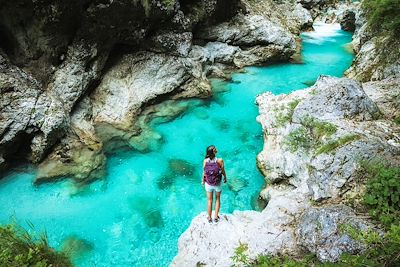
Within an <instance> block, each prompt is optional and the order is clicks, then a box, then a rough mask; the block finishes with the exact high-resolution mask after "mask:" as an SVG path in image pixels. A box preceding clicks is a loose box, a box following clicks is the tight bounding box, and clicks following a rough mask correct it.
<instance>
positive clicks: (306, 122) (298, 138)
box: [284, 116, 337, 152]
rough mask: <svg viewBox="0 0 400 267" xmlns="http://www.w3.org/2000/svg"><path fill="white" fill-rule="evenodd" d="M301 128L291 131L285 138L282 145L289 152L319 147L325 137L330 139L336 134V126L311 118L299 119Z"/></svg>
mask: <svg viewBox="0 0 400 267" xmlns="http://www.w3.org/2000/svg"><path fill="white" fill-rule="evenodd" d="M301 124H302V126H300V127H298V128H296V129H295V130H293V131H291V132H290V133H289V134H288V135H287V136H286V137H285V141H284V144H285V145H286V146H287V147H288V148H289V150H290V151H291V152H295V151H297V150H299V149H300V148H303V149H306V150H309V149H313V148H316V147H318V146H320V145H321V143H322V140H323V139H324V138H325V137H330V136H331V135H332V134H334V133H335V132H336V130H337V129H336V126H335V125H333V124H332V123H329V122H323V121H318V120H316V119H315V118H313V117H311V116H305V117H303V118H302V119H301Z"/></svg>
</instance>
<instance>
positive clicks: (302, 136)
mask: <svg viewBox="0 0 400 267" xmlns="http://www.w3.org/2000/svg"><path fill="white" fill-rule="evenodd" d="M284 144H285V145H286V146H287V147H288V149H289V151H291V152H295V151H297V150H299V149H300V148H304V149H310V148H311V147H312V145H313V139H312V138H311V136H310V134H309V132H308V131H307V129H306V128H305V127H304V126H300V127H298V128H297V129H295V130H293V131H291V132H290V133H289V134H288V135H287V136H286V137H285V141H284Z"/></svg>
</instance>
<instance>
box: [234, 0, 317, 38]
mask: <svg viewBox="0 0 400 267" xmlns="http://www.w3.org/2000/svg"><path fill="white" fill-rule="evenodd" d="M241 2H242V4H243V6H244V8H245V10H246V14H249V15H261V16H263V17H264V18H265V19H267V20H270V21H271V22H273V23H275V24H277V25H279V26H280V27H282V28H284V29H286V30H288V31H290V32H291V33H294V34H299V33H300V32H301V31H302V30H308V29H311V28H312V24H313V18H312V17H311V13H310V11H309V10H307V9H305V8H304V7H303V6H302V5H301V4H300V3H298V4H294V3H293V2H292V1H287V0H282V1H270V0H259V1H252V0H242V1H241Z"/></svg>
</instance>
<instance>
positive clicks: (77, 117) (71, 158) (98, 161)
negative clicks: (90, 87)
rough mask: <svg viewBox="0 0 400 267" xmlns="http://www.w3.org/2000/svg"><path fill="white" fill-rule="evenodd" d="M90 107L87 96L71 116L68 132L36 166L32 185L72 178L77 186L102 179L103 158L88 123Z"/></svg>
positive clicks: (97, 140) (93, 130)
mask: <svg viewBox="0 0 400 267" xmlns="http://www.w3.org/2000/svg"><path fill="white" fill-rule="evenodd" d="M91 108H92V106H91V103H90V99H89V98H88V97H85V98H84V99H83V100H82V101H81V102H80V103H79V105H78V106H77V107H76V109H75V110H74V112H73V113H72V116H71V129H70V130H69V131H68V132H67V134H66V136H65V137H64V138H63V139H62V140H61V142H60V144H58V145H57V146H56V147H55V148H54V150H53V151H52V152H51V153H50V155H49V156H48V157H47V158H46V159H45V160H44V161H43V162H42V163H40V164H39V166H38V173H37V175H36V179H35V183H43V182H49V181H53V180H56V179H58V178H64V177H71V178H73V180H74V181H75V182H77V183H78V184H85V183H88V182H90V181H92V180H95V179H100V178H102V177H103V176H104V174H105V173H104V170H105V160H106V157H105V155H104V153H103V151H102V147H103V145H102V141H101V140H100V139H99V137H98V136H97V135H96V133H95V129H94V127H93V124H92V121H91V117H92V112H91Z"/></svg>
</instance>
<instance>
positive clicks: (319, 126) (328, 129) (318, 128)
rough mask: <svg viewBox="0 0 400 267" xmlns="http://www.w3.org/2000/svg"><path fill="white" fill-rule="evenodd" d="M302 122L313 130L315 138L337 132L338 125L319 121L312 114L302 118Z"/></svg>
mask: <svg viewBox="0 0 400 267" xmlns="http://www.w3.org/2000/svg"><path fill="white" fill-rule="evenodd" d="M301 124H303V125H304V126H305V127H306V128H308V129H309V130H310V131H311V134H312V135H313V136H314V137H315V138H318V139H320V138H322V137H324V136H327V137H329V136H331V135H332V134H334V133H336V130H337V128H336V126H335V125H334V124H332V123H329V122H324V121H318V120H316V119H315V118H313V117H311V116H305V117H303V118H302V119H301Z"/></svg>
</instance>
